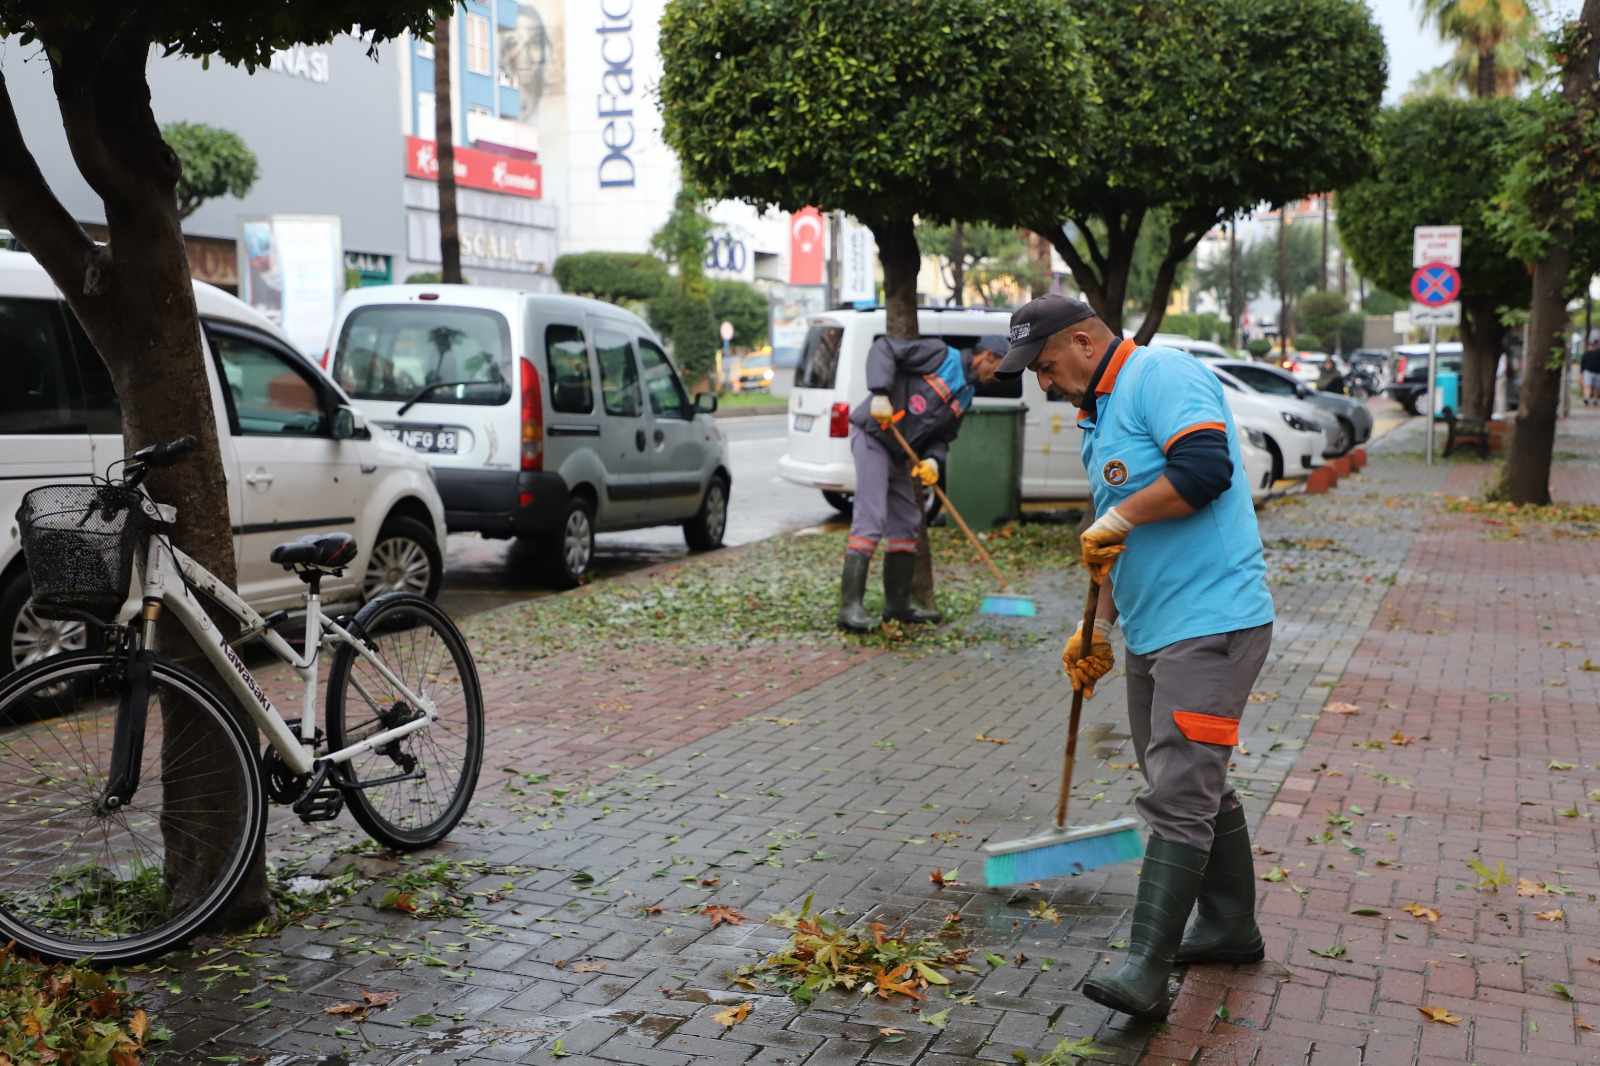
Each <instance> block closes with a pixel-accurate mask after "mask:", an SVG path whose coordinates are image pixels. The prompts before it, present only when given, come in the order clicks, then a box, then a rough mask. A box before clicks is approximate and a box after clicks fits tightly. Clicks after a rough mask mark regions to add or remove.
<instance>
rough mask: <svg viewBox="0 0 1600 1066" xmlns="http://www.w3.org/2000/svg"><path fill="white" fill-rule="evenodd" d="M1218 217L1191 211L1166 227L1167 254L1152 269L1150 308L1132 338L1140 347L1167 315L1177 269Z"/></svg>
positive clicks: (1148, 341) (1197, 210)
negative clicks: (1154, 275) (1153, 274)
mask: <svg viewBox="0 0 1600 1066" xmlns="http://www.w3.org/2000/svg"><path fill="white" fill-rule="evenodd" d="M1221 214H1222V213H1221V212H1219V211H1215V210H1206V209H1203V208H1200V209H1191V210H1189V211H1186V212H1181V213H1179V214H1178V215H1177V217H1175V218H1174V219H1173V220H1172V224H1171V225H1169V226H1168V227H1167V250H1166V252H1165V254H1163V255H1162V257H1161V264H1160V265H1159V266H1158V267H1156V280H1155V285H1154V287H1153V288H1152V289H1151V291H1150V304H1149V306H1148V307H1147V308H1145V315H1144V321H1143V322H1141V323H1140V324H1139V330H1138V332H1137V333H1135V334H1134V338H1133V339H1134V340H1136V341H1137V342H1139V343H1140V344H1148V343H1150V338H1151V337H1153V336H1155V334H1156V330H1158V329H1160V328H1161V320H1162V319H1163V318H1165V317H1166V314H1167V301H1168V300H1170V299H1171V298H1172V284H1173V281H1174V280H1175V279H1176V278H1177V276H1178V267H1179V266H1180V265H1182V263H1183V261H1184V260H1185V259H1188V258H1189V255H1190V254H1191V253H1192V252H1193V251H1194V249H1195V245H1197V244H1199V243H1200V240H1201V238H1203V237H1204V236H1205V235H1206V234H1207V233H1209V232H1211V227H1212V226H1214V225H1216V223H1217V221H1218V219H1219V217H1220V216H1221Z"/></svg>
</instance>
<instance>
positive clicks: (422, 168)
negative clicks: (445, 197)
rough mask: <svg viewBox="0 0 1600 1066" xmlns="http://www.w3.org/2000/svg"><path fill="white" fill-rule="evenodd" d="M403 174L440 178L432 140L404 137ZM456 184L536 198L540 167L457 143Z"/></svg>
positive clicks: (540, 189) (541, 189) (541, 188)
mask: <svg viewBox="0 0 1600 1066" xmlns="http://www.w3.org/2000/svg"><path fill="white" fill-rule="evenodd" d="M406 174H407V175H409V176H410V177H413V178H421V179H423V180H424V181H438V180H439V153H438V148H437V146H436V145H435V144H434V142H432V141H429V140H424V139H423V138H421V137H407V138H406ZM456 184H457V185H463V186H466V187H467V188H471V189H487V190H489V191H490V192H503V193H506V194H507V195H510V196H526V197H527V198H528V199H530V200H537V199H539V198H540V196H541V195H542V194H543V192H544V177H543V169H542V168H541V167H540V166H539V164H538V163H535V162H533V161H531V160H528V159H513V158H511V157H510V156H504V155H495V154H494V153H492V152H480V151H479V150H478V149H476V148H462V147H460V146H457V147H456Z"/></svg>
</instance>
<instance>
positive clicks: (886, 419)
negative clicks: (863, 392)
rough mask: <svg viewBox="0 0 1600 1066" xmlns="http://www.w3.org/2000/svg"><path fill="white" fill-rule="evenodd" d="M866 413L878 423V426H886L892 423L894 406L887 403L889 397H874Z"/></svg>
mask: <svg viewBox="0 0 1600 1066" xmlns="http://www.w3.org/2000/svg"><path fill="white" fill-rule="evenodd" d="M867 413H868V414H870V415H871V416H872V417H873V419H874V420H875V421H876V422H877V423H878V426H879V427H880V428H881V427H884V426H887V425H888V424H889V423H890V422H893V421H894V404H892V403H890V402H889V397H887V396H879V395H874V396H873V397H872V404H871V406H869V407H868V408H867Z"/></svg>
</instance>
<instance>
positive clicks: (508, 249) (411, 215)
mask: <svg viewBox="0 0 1600 1066" xmlns="http://www.w3.org/2000/svg"><path fill="white" fill-rule="evenodd" d="M406 228H407V234H408V236H407V243H408V249H407V255H408V257H409V258H410V259H411V260H412V262H417V263H437V262H439V213H438V212H437V211H427V210H420V209H417V208H413V209H412V210H411V211H409V212H407V227H406ZM456 231H457V233H458V234H459V235H460V238H461V262H462V264H463V265H465V266H482V267H493V268H496V269H499V270H509V271H516V272H522V273H534V274H547V273H549V272H550V264H551V263H552V262H553V261H554V259H555V247H556V240H555V236H556V235H555V231H554V230H552V229H544V228H541V227H538V226H522V225H517V224H515V223H511V222H495V221H492V220H490V219H484V218H473V217H471V216H468V215H462V216H461V217H460V218H458V219H457V220H456Z"/></svg>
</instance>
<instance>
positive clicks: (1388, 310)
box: [1361, 287, 1411, 315]
mask: <svg viewBox="0 0 1600 1066" xmlns="http://www.w3.org/2000/svg"><path fill="white" fill-rule="evenodd" d="M1410 306H1411V301H1410V300H1408V299H1406V298H1405V297H1402V296H1396V295H1395V294H1394V293H1392V292H1390V291H1389V290H1388V289H1380V288H1375V287H1374V288H1369V289H1367V295H1366V297H1365V298H1364V299H1363V300H1362V301H1361V310H1363V311H1365V312H1366V313H1367V314H1369V315H1392V314H1394V313H1395V312H1396V311H1404V310H1406V309H1407V308H1409V307H1410Z"/></svg>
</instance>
